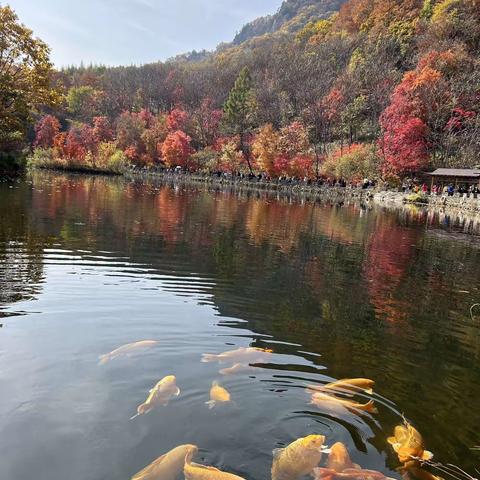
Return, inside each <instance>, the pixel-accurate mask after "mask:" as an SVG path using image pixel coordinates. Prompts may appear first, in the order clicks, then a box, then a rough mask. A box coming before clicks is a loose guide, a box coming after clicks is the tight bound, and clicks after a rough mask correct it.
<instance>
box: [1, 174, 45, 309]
mask: <svg viewBox="0 0 480 480" xmlns="http://www.w3.org/2000/svg"><path fill="white" fill-rule="evenodd" d="M9 187H10V185H8V184H7V183H5V182H4V183H0V205H1V207H0V209H1V221H0V305H2V304H7V303H12V302H18V301H20V300H28V299H30V298H33V297H35V295H36V294H38V292H39V289H40V282H41V281H42V279H43V247H44V244H43V242H44V239H42V238H40V237H39V236H38V235H36V233H35V232H34V231H33V230H32V229H31V225H30V222H29V207H30V189H29V186H28V185H27V184H25V183H18V184H14V185H12V187H14V188H9Z"/></svg>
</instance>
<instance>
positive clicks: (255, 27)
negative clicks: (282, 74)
mask: <svg viewBox="0 0 480 480" xmlns="http://www.w3.org/2000/svg"><path fill="white" fill-rule="evenodd" d="M345 1H346V0H285V1H284V2H283V3H282V5H281V7H280V8H279V10H278V12H277V13H275V14H273V15H267V16H265V17H260V18H257V19H256V20H254V21H253V22H250V23H247V24H246V25H245V26H244V27H243V28H242V30H241V31H240V32H239V33H238V34H237V35H236V36H235V38H234V40H233V44H234V45H240V44H242V43H244V42H246V41H247V40H250V39H251V38H254V37H259V36H261V35H265V34H267V33H274V32H277V31H278V30H280V29H282V28H283V27H286V26H287V24H288V26H287V27H288V30H289V31H292V32H295V31H297V30H299V29H301V28H302V27H303V26H304V25H305V24H306V23H308V22H309V21H311V20H318V19H319V18H326V17H329V16H330V15H331V14H332V13H334V12H337V11H338V10H339V9H340V7H341V6H342V5H343V3H345ZM296 17H298V18H297V20H298V21H294V22H292V20H293V19H295V18H296Z"/></svg>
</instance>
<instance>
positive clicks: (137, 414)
mask: <svg viewBox="0 0 480 480" xmlns="http://www.w3.org/2000/svg"><path fill="white" fill-rule="evenodd" d="M139 416H140V414H139V413H136V414H135V415H134V416H133V417H130V420H134V419H135V418H137V417H139Z"/></svg>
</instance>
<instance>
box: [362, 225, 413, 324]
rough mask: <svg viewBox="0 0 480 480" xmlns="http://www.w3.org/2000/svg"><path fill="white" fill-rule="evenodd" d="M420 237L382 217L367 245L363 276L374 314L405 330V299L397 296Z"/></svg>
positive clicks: (406, 309)
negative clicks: (399, 324) (397, 324)
mask: <svg viewBox="0 0 480 480" xmlns="http://www.w3.org/2000/svg"><path fill="white" fill-rule="evenodd" d="M419 234H420V231H419V230H418V229H408V228H405V227H403V228H402V227H401V226H399V225H398V224H397V223H396V222H395V219H394V218H388V219H385V218H382V219H381V220H379V221H378V222H376V225H375V228H374V229H373V232H372V234H371V236H370V239H369V241H368V244H367V257H366V261H365V277H366V280H367V288H368V291H369V294H370V300H371V302H372V304H373V306H374V308H375V312H376V313H377V314H378V315H380V316H384V317H385V318H386V319H387V320H389V321H392V322H401V323H402V326H403V327H404V328H405V326H406V325H405V319H406V317H407V316H408V302H409V298H408V296H406V297H405V296H404V295H402V296H400V295H398V296H397V293H398V291H399V289H401V283H402V280H403V279H404V277H405V276H406V274H407V272H408V268H409V263H410V261H411V260H412V257H413V253H414V251H415V246H416V241H417V238H418V236H419Z"/></svg>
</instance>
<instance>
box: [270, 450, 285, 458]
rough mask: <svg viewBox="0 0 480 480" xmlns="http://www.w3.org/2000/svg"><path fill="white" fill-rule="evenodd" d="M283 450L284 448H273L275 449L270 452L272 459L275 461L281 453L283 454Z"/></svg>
mask: <svg viewBox="0 0 480 480" xmlns="http://www.w3.org/2000/svg"><path fill="white" fill-rule="evenodd" d="M284 450H285V449H284V448H275V449H274V450H273V451H272V454H273V459H274V460H276V459H277V458H278V457H279V456H280V455H281V454H282V452H283V451H284Z"/></svg>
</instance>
